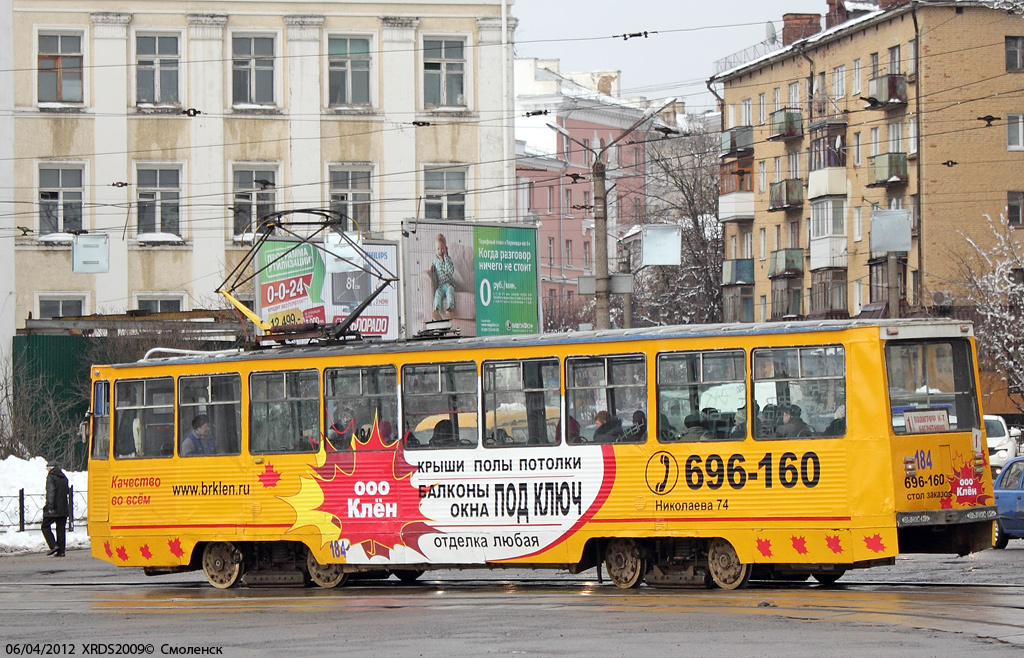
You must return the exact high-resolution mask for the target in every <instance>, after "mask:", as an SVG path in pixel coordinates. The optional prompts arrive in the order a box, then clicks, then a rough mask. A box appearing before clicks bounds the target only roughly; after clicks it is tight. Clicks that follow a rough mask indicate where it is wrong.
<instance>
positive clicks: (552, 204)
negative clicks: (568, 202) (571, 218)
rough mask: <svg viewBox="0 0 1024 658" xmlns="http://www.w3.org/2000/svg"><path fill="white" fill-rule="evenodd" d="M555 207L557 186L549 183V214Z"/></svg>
mask: <svg viewBox="0 0 1024 658" xmlns="http://www.w3.org/2000/svg"><path fill="white" fill-rule="evenodd" d="M554 207H555V187H554V186H553V185H548V214H549V215H550V214H551V213H552V212H553V209H554Z"/></svg>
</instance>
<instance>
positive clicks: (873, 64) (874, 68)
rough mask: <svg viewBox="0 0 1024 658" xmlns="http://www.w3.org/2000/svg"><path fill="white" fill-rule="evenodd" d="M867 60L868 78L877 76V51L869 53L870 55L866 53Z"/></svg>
mask: <svg viewBox="0 0 1024 658" xmlns="http://www.w3.org/2000/svg"><path fill="white" fill-rule="evenodd" d="M868 61H869V62H870V63H869V64H868V68H869V69H870V70H871V77H870V78H869V79H874V78H877V77H878V53H871V54H870V55H868Z"/></svg>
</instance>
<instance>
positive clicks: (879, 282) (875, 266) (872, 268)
mask: <svg viewBox="0 0 1024 658" xmlns="http://www.w3.org/2000/svg"><path fill="white" fill-rule="evenodd" d="M868 280H869V285H870V291H869V292H870V295H871V297H870V301H872V302H885V301H888V300H889V262H888V259H886V258H876V259H873V260H869V261H868ZM906 280H907V259H906V258H899V259H897V264H896V285H897V286H898V287H899V298H900V299H906V298H907V287H906Z"/></svg>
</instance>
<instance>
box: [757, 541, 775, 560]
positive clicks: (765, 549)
mask: <svg viewBox="0 0 1024 658" xmlns="http://www.w3.org/2000/svg"><path fill="white" fill-rule="evenodd" d="M757 550H758V551H759V552H760V553H761V555H763V556H765V557H771V556H772V540H771V539H758V540H757Z"/></svg>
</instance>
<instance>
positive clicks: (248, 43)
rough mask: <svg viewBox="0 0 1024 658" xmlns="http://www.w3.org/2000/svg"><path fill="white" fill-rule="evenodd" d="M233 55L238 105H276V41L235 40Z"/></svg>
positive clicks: (236, 101)
mask: <svg viewBox="0 0 1024 658" xmlns="http://www.w3.org/2000/svg"><path fill="white" fill-rule="evenodd" d="M231 55H232V58H233V62H234V64H233V69H232V92H233V98H234V103H235V105H273V103H274V38H273V37H234V39H233V40H232V49H231Z"/></svg>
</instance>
